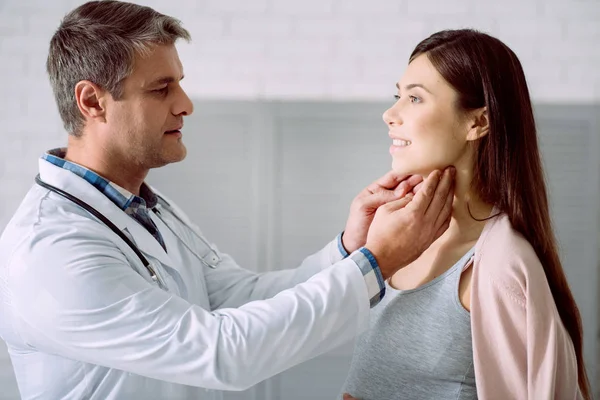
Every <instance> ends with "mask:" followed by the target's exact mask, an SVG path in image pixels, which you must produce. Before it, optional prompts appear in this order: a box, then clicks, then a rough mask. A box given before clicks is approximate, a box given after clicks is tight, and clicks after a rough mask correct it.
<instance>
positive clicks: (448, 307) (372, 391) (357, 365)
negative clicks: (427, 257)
mask: <svg viewBox="0 0 600 400" xmlns="http://www.w3.org/2000/svg"><path fill="white" fill-rule="evenodd" d="M473 254H474V249H471V250H470V251H469V252H468V253H467V254H465V255H464V256H463V257H462V258H461V259H460V260H459V261H458V262H457V263H456V264H455V265H454V266H452V267H451V268H450V269H449V270H447V271H446V272H444V273H443V274H442V275H440V276H438V277H437V278H435V279H433V280H432V281H430V282H428V283H426V284H425V285H422V286H420V287H418V288H416V289H412V290H396V289H394V288H392V287H390V286H389V285H387V284H386V295H385V296H384V298H383V299H382V301H381V302H380V303H379V304H378V305H377V306H376V307H374V308H373V309H372V310H371V327H370V329H369V330H368V331H367V332H365V333H364V334H363V335H362V336H361V337H360V338H359V339H358V341H357V344H356V348H355V351H354V357H353V359H352V365H351V367H350V372H349V374H348V378H347V379H346V383H345V385H344V387H343V392H347V393H350V394H351V395H352V396H354V397H356V398H358V399H361V400H392V399H393V400H396V399H398V400H400V399H402V400H432V399H435V400H444V399H452V400H472V399H476V398H477V390H476V387H475V373H474V369H473V348H472V341H471V316H470V314H469V312H468V311H467V310H465V308H464V307H463V306H462V304H461V302H460V298H459V294H458V285H459V282H460V276H461V273H462V271H463V270H464V268H465V267H466V265H467V264H468V263H469V262H470V260H471V259H472V257H473ZM341 397H342V396H341V394H340V397H339V398H341Z"/></svg>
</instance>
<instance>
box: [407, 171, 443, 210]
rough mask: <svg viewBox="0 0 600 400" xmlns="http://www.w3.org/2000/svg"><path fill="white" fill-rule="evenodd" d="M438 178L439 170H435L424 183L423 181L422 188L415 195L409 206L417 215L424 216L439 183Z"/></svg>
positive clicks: (439, 175)
mask: <svg viewBox="0 0 600 400" xmlns="http://www.w3.org/2000/svg"><path fill="white" fill-rule="evenodd" d="M440 177H441V172H440V171H439V170H435V171H433V172H432V173H430V174H429V176H428V177H427V178H426V179H425V181H423V186H422V187H421V189H420V190H419V191H418V192H417V193H416V194H415V198H414V200H413V202H412V203H411V205H410V208H411V209H413V210H414V211H415V212H416V213H417V214H420V215H425V213H426V212H427V209H428V208H429V204H430V203H431V201H432V199H433V197H434V195H435V194H436V189H437V187H438V184H439V182H440Z"/></svg>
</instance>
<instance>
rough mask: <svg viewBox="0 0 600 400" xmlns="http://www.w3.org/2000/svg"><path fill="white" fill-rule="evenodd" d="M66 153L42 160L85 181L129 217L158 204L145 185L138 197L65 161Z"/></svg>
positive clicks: (61, 150) (51, 154)
mask: <svg viewBox="0 0 600 400" xmlns="http://www.w3.org/2000/svg"><path fill="white" fill-rule="evenodd" d="M66 153H67V149H66V148H59V149H53V150H50V151H48V152H47V153H46V154H44V155H43V156H42V159H44V160H46V161H48V162H49V163H52V164H54V165H56V166H58V167H61V168H64V169H66V170H69V171H71V172H73V173H74V174H75V175H77V176H79V177H81V178H83V179H85V180H86V181H87V182H89V183H90V184H91V185H93V186H94V187H95V188H96V189H98V190H99V191H100V192H101V193H103V194H104V195H105V196H106V197H108V198H109V199H110V200H111V201H112V202H113V203H115V204H116V205H117V207H119V208H120V209H122V210H123V211H125V212H126V213H127V214H129V215H132V214H136V213H138V212H140V211H142V212H143V211H145V210H147V209H152V208H153V207H154V206H156V204H157V203H158V198H157V196H156V194H154V192H153V191H152V189H150V187H148V185H146V184H145V183H142V186H141V187H140V195H139V196H136V195H134V194H133V193H131V192H129V191H128V190H126V189H123V188H122V187H120V186H118V185H116V184H114V183H112V182H110V181H108V180H107V179H105V178H103V177H101V176H100V175H98V174H97V173H95V172H93V171H91V170H89V169H87V168H85V167H83V166H81V165H79V164H76V163H74V162H71V161H67V160H65V155H66Z"/></svg>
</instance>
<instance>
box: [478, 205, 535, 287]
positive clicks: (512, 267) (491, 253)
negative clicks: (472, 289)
mask: <svg viewBox="0 0 600 400" xmlns="http://www.w3.org/2000/svg"><path fill="white" fill-rule="evenodd" d="M475 270H477V275H479V277H480V278H484V277H485V278H486V279H487V280H491V281H492V282H495V283H496V284H498V285H499V286H500V287H503V288H506V289H509V290H510V291H511V292H513V293H515V292H517V293H520V294H523V295H524V294H525V292H527V291H528V286H529V285H540V284H543V283H544V282H546V279H545V273H544V269H543V266H542V265H541V262H540V260H539V258H538V256H537V254H536V252H535V250H534V248H533V246H532V245H531V243H530V242H529V241H528V240H527V239H526V238H525V237H524V236H523V235H522V234H521V233H519V232H518V231H517V230H516V229H514V227H513V226H512V224H511V222H510V219H509V218H508V215H506V214H504V213H499V214H498V215H497V216H495V217H493V218H492V219H491V220H490V221H489V222H488V223H487V224H486V226H485V228H484V230H483V233H482V234H481V237H480V238H479V241H478V242H477V244H476V246H475Z"/></svg>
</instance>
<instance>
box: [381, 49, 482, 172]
mask: <svg viewBox="0 0 600 400" xmlns="http://www.w3.org/2000/svg"><path fill="white" fill-rule="evenodd" d="M397 88H398V92H397V95H396V99H397V101H396V103H395V104H394V105H393V106H392V107H391V108H390V109H388V110H387V111H386V112H385V113H384V114H383V120H384V121H385V123H386V124H387V126H388V129H389V136H390V138H391V139H392V141H393V142H392V145H391V147H390V153H391V155H392V169H393V170H394V171H396V172H398V173H400V174H402V175H404V174H407V175H408V174H411V175H413V174H417V175H423V176H427V175H428V174H429V173H430V172H431V171H433V170H434V169H443V168H445V167H447V166H450V165H454V166H455V167H456V168H457V169H459V168H461V167H465V166H466V167H468V168H471V164H470V163H469V158H468V156H469V155H470V152H471V147H470V146H468V141H467V132H468V129H467V123H466V121H465V119H464V118H463V116H462V112H461V111H460V110H459V109H458V107H457V100H458V93H457V92H456V90H455V89H454V88H453V87H452V86H450V84H448V83H447V82H446V81H445V80H444V78H443V77H442V76H441V75H440V74H439V72H438V71H437V70H436V69H435V67H434V66H433V65H432V64H431V62H430V61H429V59H428V58H427V55H426V54H423V55H420V56H418V57H417V58H415V59H414V60H413V61H412V62H411V63H410V64H409V65H408V67H407V69H406V72H405V73H404V76H402V78H401V79H400V81H399V82H398V84H397Z"/></svg>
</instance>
